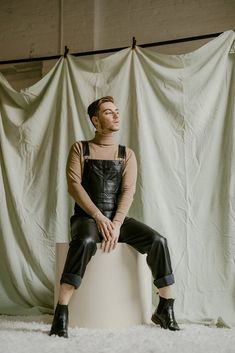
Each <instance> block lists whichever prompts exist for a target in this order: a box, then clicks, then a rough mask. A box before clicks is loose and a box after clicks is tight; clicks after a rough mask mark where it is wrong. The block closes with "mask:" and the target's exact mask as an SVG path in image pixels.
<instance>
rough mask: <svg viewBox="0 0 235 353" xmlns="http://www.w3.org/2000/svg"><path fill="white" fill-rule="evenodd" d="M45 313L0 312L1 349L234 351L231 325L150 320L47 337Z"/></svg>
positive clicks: (37, 352) (15, 352)
mask: <svg viewBox="0 0 235 353" xmlns="http://www.w3.org/2000/svg"><path fill="white" fill-rule="evenodd" d="M51 320H52V317H51V316H49V315H43V316H39V317H38V316H37V317H15V316H12V317H10V316H0V352H1V353H21V352H22V353H62V352H66V353H70V352H71V353H77V352H78V353H106V352H107V353H129V352H130V353H199V352H200V353H217V352H218V353H234V352H235V328H234V327H233V328H231V329H229V328H211V327H208V326H205V325H195V324H182V325H180V327H181V331H180V332H171V331H169V330H164V329H161V328H160V327H158V326H155V325H153V324H150V325H142V326H136V327H132V328H128V329H121V330H120V329H118V330H108V329H102V330H101V329H99V330H98V329H84V328H73V329H72V328H70V329H69V339H65V338H60V337H49V336H48V332H49V329H50V322H51Z"/></svg>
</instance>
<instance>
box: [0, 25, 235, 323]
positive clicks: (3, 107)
mask: <svg viewBox="0 0 235 353" xmlns="http://www.w3.org/2000/svg"><path fill="white" fill-rule="evenodd" d="M234 39H235V34H234V32H233V31H227V32H225V33H223V34H222V35H220V36H219V37H217V38H216V39H214V40H212V41H210V42H209V43H208V44H206V45H204V46H203V47H201V48H199V49H198V50H196V51H194V52H192V53H188V54H183V55H164V54H159V53H157V52H156V51H155V50H153V49H141V48H139V47H136V48H135V50H132V49H131V48H128V49H125V50H122V51H120V52H118V53H115V54H112V55H109V56H107V57H106V58H102V59H100V58H97V57H93V58H91V57H83V58H76V57H73V56H68V57H67V58H66V59H64V58H61V59H60V60H59V61H58V62H57V64H56V65H55V66H54V68H53V69H52V70H51V71H50V72H49V73H48V74H47V75H46V76H45V77H44V78H43V79H42V80H40V81H39V82H38V83H36V84H35V85H33V86H31V87H29V88H27V89H25V90H22V91H21V92H17V91H15V90H14V89H13V88H12V87H11V86H10V85H9V83H8V82H7V81H6V80H5V79H4V77H3V76H1V77H0V115H1V119H0V139H1V140H0V160H1V170H0V205H1V211H0V230H1V239H0V268H1V275H0V277H1V278H0V279H1V280H0V313H5V314H39V313H52V310H53V288H54V261H55V242H63V241H68V240H69V236H70V235H69V217H70V215H71V214H72V211H73V200H72V199H71V198H70V196H69V195H68V193H67V184H66V175H65V165H66V159H67V155H68V151H69V148H70V146H71V145H72V144H73V142H74V141H75V140H80V139H89V138H92V136H93V133H94V130H93V127H92V125H91V124H90V122H89V119H88V117H87V115H86V107H87V105H88V104H89V103H90V102H92V101H93V100H95V99H96V98H99V97H101V96H103V95H113V96H114V97H115V100H116V104H117V106H118V107H119V109H120V115H121V120H122V128H121V130H120V133H119V141H120V143H122V144H126V145H128V146H130V147H131V148H132V149H133V150H134V151H135V153H136V156H137V160H138V166H139V169H138V183H137V191H136V195H135V200H134V202H133V205H132V208H131V210H130V214H131V215H132V216H135V217H136V218H138V219H140V220H142V221H144V222H145V223H147V224H148V225H150V226H152V227H154V228H156V229H157V230H158V231H159V232H160V233H161V234H163V235H164V236H165V237H167V239H168V244H169V248H170V252H171V256H172V264H173V268H174V273H175V278H176V286H175V294H176V297H177V301H176V314H177V318H178V319H181V320H190V321H198V320H203V321H204V320H207V319H209V318H217V317H218V316H221V317H222V318H223V319H224V320H227V321H228V322H230V323H233V322H234V321H235V319H234V317H235V281H234V279H235V278H234V277H235V266H234V261H235V234H234V231H235V153H234V152H235V150H234V149H235V148H234V120H235V95H234V94H235V84H234V79H235V76H234V58H235V56H234V52H235V45H234Z"/></svg>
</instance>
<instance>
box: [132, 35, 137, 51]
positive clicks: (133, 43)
mask: <svg viewBox="0 0 235 353" xmlns="http://www.w3.org/2000/svg"><path fill="white" fill-rule="evenodd" d="M135 46H136V39H135V37H132V49H135Z"/></svg>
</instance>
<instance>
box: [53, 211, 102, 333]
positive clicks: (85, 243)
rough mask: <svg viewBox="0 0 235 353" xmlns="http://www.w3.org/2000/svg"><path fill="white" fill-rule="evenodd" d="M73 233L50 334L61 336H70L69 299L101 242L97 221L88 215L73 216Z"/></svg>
mask: <svg viewBox="0 0 235 353" xmlns="http://www.w3.org/2000/svg"><path fill="white" fill-rule="evenodd" d="M71 235H72V241H71V242H70V244H69V251H68V254H67V258H66V262H65V266H64V271H63V273H62V276H61V280H60V284H61V285H60V290H59V299H58V304H57V306H56V310H55V315H54V319H53V323H52V326H51V330H50V335H58V336H61V337H68V304H69V301H70V299H71V297H72V295H73V292H74V290H75V289H77V288H78V287H79V286H80V284H81V281H82V278H83V276H84V273H85V270H86V266H87V264H88V263H89V261H90V259H91V257H92V256H93V255H95V253H96V249H97V245H96V244H97V243H98V242H100V236H99V232H98V229H97V226H96V223H95V221H94V219H92V218H88V217H74V216H73V217H72V220H71Z"/></svg>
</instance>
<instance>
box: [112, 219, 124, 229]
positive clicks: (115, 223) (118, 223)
mask: <svg viewBox="0 0 235 353" xmlns="http://www.w3.org/2000/svg"><path fill="white" fill-rule="evenodd" d="M113 224H114V225H115V226H117V227H119V228H120V227H121V225H122V223H121V222H120V221H117V220H114V221H113Z"/></svg>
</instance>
